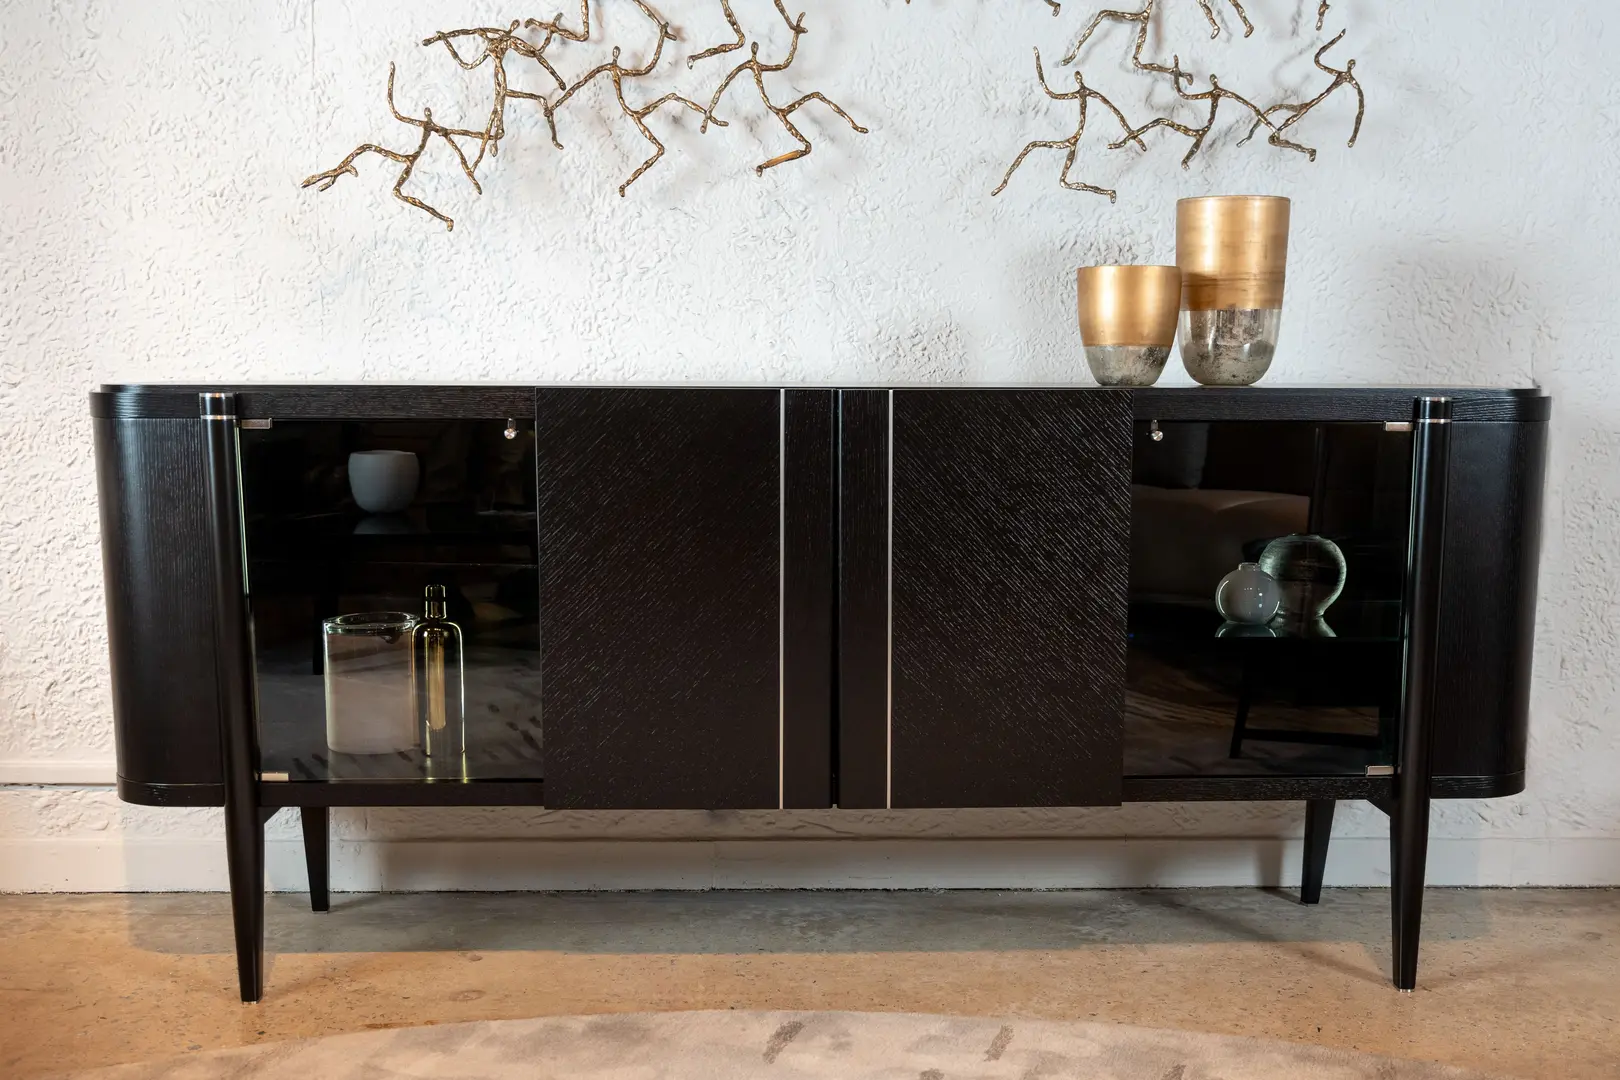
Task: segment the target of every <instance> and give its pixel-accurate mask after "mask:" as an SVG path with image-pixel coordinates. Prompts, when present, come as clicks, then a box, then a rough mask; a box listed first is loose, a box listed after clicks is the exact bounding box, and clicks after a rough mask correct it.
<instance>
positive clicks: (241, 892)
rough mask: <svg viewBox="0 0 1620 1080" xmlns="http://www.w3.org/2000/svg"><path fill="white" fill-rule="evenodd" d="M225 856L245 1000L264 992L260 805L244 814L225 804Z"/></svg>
mask: <svg viewBox="0 0 1620 1080" xmlns="http://www.w3.org/2000/svg"><path fill="white" fill-rule="evenodd" d="M225 859H226V861H227V863H228V864H229V868H230V878H231V922H232V924H233V928H234V929H235V931H236V979H237V982H238V983H239V984H240V985H241V990H242V1000H243V1001H258V1000H259V999H260V998H261V997H263V996H264V825H263V824H262V823H261V821H260V818H259V812H258V809H257V808H256V807H255V808H254V810H253V812H252V813H251V814H250V815H248V816H246V817H243V816H241V815H239V814H235V813H233V812H232V808H231V806H230V804H229V803H227V804H226V806H225Z"/></svg>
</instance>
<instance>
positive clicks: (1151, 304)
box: [1078, 266, 1181, 386]
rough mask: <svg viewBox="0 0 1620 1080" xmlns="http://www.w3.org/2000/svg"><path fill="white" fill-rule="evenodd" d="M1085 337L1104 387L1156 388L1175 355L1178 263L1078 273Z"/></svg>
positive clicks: (1088, 358)
mask: <svg viewBox="0 0 1620 1080" xmlns="http://www.w3.org/2000/svg"><path fill="white" fill-rule="evenodd" d="M1078 279H1079V288H1080V340H1081V342H1082V343H1083V344H1084V345H1085V348H1086V363H1087V364H1088V365H1090V367H1091V374H1092V375H1093V376H1095V377H1096V379H1097V381H1098V382H1099V383H1101V384H1102V385H1103V386H1152V385H1153V384H1154V383H1155V382H1157V381H1158V378H1159V375H1160V374H1161V373H1162V372H1163V371H1164V364H1165V361H1166V360H1168V359H1169V358H1170V346H1171V345H1172V344H1174V342H1175V339H1176V312H1177V310H1178V309H1179V308H1180V307H1181V271H1179V270H1177V269H1176V268H1175V267H1173V266H1085V267H1081V269H1080V272H1079V275H1078Z"/></svg>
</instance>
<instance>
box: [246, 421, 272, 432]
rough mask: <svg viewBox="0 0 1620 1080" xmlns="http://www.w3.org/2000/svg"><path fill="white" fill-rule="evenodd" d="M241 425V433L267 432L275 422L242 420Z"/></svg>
mask: <svg viewBox="0 0 1620 1080" xmlns="http://www.w3.org/2000/svg"><path fill="white" fill-rule="evenodd" d="M241 424H242V430H243V431H269V430H270V428H271V426H272V425H273V424H275V421H274V420H243V421H241Z"/></svg>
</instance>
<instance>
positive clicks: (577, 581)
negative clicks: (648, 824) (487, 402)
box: [536, 389, 781, 809]
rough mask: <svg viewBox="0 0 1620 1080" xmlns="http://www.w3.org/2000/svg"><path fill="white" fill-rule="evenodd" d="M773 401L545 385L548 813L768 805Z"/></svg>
mask: <svg viewBox="0 0 1620 1080" xmlns="http://www.w3.org/2000/svg"><path fill="white" fill-rule="evenodd" d="M780 402H781V395H780V394H779V393H778V392H776V391H771V390H588V389H579V390H546V391H542V392H541V394H540V396H539V400H538V407H537V412H536V417H537V426H536V431H537V433H538V446H539V450H538V464H539V516H540V562H541V569H540V649H541V678H542V684H541V724H542V725H543V728H544V731H545V758H546V760H545V767H546V797H547V803H548V805H550V806H557V807H567V808H598V807H600V808H619V809H704V808H710V809H731V808H748V807H775V806H777V805H778V801H779V789H778V782H779V774H778V761H779V757H778V724H779V712H778V705H779V669H778V659H779V656H778V648H779V640H780V638H779V629H780V627H779V621H778V620H779V596H780V588H781V581H780V578H779V575H778V552H779V545H780V542H781V537H780V532H779V511H780V506H779V503H778V497H779V491H780V483H781V477H780V426H781V408H780Z"/></svg>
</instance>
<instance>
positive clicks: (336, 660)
mask: <svg viewBox="0 0 1620 1080" xmlns="http://www.w3.org/2000/svg"><path fill="white" fill-rule="evenodd" d="M416 622H417V620H416V616H414V615H408V614H406V613H405V612H403V611H368V612H361V613H359V614H355V615H339V616H337V617H335V618H331V619H327V620H325V621H324V622H322V623H321V629H322V630H323V631H324V633H325V652H326V745H327V748H328V749H329V750H331V751H332V752H333V753H336V754H394V753H398V752H400V751H402V750H411V749H414V748H415V747H416V746H418V745H419V744H420V742H421V737H420V735H419V728H418V724H417V715H416V676H415V662H414V652H413V649H412V633H413V632H414V631H415V629H416Z"/></svg>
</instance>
